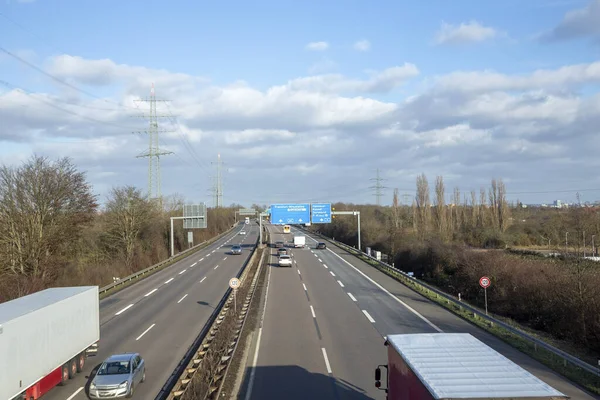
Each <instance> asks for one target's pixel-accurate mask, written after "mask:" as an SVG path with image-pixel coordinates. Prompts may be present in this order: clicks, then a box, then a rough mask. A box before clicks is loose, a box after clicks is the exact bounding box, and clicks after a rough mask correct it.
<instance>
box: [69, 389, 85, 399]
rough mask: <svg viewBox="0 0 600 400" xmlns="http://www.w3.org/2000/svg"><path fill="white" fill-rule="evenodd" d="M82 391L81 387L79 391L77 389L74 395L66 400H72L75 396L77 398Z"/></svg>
mask: <svg viewBox="0 0 600 400" xmlns="http://www.w3.org/2000/svg"><path fill="white" fill-rule="evenodd" d="M82 390H83V386H82V387H80V388H79V389H77V390H76V391H75V393H73V394H72V395H70V396H69V397H68V398H67V400H72V399H73V398H74V397H75V396H77V395H78V394H79V392H81V391H82Z"/></svg>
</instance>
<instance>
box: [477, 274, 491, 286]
mask: <svg viewBox="0 0 600 400" xmlns="http://www.w3.org/2000/svg"><path fill="white" fill-rule="evenodd" d="M491 284H492V281H491V280H490V278H488V277H487V276H482V277H481V278H480V279H479V285H480V286H481V287H482V288H484V289H486V288H488V287H490V285H491Z"/></svg>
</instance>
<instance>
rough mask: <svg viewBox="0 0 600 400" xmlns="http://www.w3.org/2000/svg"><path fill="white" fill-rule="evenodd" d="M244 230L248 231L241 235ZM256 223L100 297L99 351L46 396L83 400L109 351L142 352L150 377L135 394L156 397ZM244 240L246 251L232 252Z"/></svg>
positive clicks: (235, 268)
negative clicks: (79, 371) (130, 284)
mask: <svg viewBox="0 0 600 400" xmlns="http://www.w3.org/2000/svg"><path fill="white" fill-rule="evenodd" d="M241 229H244V230H245V231H246V234H245V235H240V234H239V232H240V230H241ZM257 236H258V226H257V225H256V224H250V225H243V224H242V225H241V226H238V227H236V228H235V229H234V230H233V233H231V234H228V235H226V236H225V237H223V238H221V239H220V240H218V241H217V242H215V243H213V244H211V245H210V246H208V247H206V248H205V249H202V250H200V251H198V252H196V253H194V254H192V255H190V256H189V257H186V258H185V259H183V260H181V261H178V262H177V263H175V264H174V265H172V266H170V267H167V268H166V269H164V270H162V271H159V272H157V273H156V274H154V275H152V276H150V277H148V278H146V279H144V280H142V281H140V282H138V283H136V284H134V285H132V286H131V287H129V288H126V289H124V290H122V291H121V292H117V293H115V294H114V295H112V296H110V297H108V298H105V299H103V300H102V301H101V302H100V342H99V345H98V354H97V355H96V356H94V357H90V358H88V359H87V362H86V366H85V371H84V372H82V373H80V374H78V375H77V377H76V378H75V379H73V380H70V381H69V382H68V384H67V385H66V386H63V387H60V386H57V387H55V388H53V389H52V390H51V391H50V392H49V393H48V394H47V395H46V396H44V398H45V399H46V400H83V399H86V398H87V396H86V392H87V391H88V389H89V382H90V380H89V379H87V378H85V377H86V376H90V374H92V375H91V376H93V370H95V369H96V367H97V366H99V364H100V363H101V362H102V361H103V360H104V359H105V358H106V357H108V356H110V355H112V354H116V353H121V352H139V353H140V354H141V356H142V357H143V358H144V359H145V360H146V381H145V382H143V383H142V384H140V385H139V386H138V387H137V388H136V390H135V395H134V398H137V399H144V400H147V399H154V398H155V396H156V395H157V394H158V392H159V391H160V389H161V388H162V386H163V385H164V384H165V382H166V381H167V379H168V378H169V376H170V375H171V374H172V372H173V371H174V370H175V368H176V366H177V364H178V363H179V362H180V361H181V359H182V358H183V356H184V354H185V352H186V351H187V349H188V348H189V346H190V345H191V344H192V342H193V341H194V339H195V338H196V336H198V334H199V333H200V331H201V330H202V327H203V326H204V324H205V323H206V321H207V320H208V318H209V316H210V315H211V313H212V312H213V310H214V307H215V306H216V305H217V304H218V302H219V301H220V300H221V298H222V297H223V295H224V294H225V292H226V291H227V288H228V281H229V279H230V278H232V277H234V276H235V275H236V274H237V273H238V272H239V270H240V268H241V267H242V265H243V264H244V262H245V261H246V260H247V259H248V258H249V257H250V255H251V253H252V250H253V248H254V245H255V243H256V239H257ZM234 244H241V245H242V247H243V252H242V254H241V255H231V254H229V251H230V248H231V246H232V245H234Z"/></svg>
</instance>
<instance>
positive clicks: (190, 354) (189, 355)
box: [155, 237, 259, 400]
mask: <svg viewBox="0 0 600 400" xmlns="http://www.w3.org/2000/svg"><path fill="white" fill-rule="evenodd" d="M258 245H259V238H258V237H257V238H256V242H255V244H254V249H252V254H251V255H250V256H248V258H247V259H246V261H245V262H244V265H242V268H240V270H239V271H238V273H237V274H236V278H240V277H241V276H242V275H243V274H244V272H245V271H246V267H247V266H248V265H252V262H254V260H255V259H256V254H257V250H258ZM231 295H232V289H231V288H230V287H227V291H226V292H225V294H224V295H223V297H222V298H221V300H220V301H219V304H217V306H216V307H215V309H214V310H213V312H212V313H211V315H210V317H209V318H208V320H207V321H206V323H205V324H204V326H203V327H202V330H201V331H200V333H199V334H198V336H197V337H196V339H194V342H193V343H192V345H191V346H190V347H189V348H188V351H187V352H186V353H185V355H184V356H183V358H182V359H181V361H180V362H179V364H178V365H177V367H176V368H175V370H174V371H173V373H172V374H171V376H170V377H169V378H168V379H167V381H166V383H165V384H164V386H163V387H162V389H161V390H160V392H159V393H158V395H157V396H156V398H155V400H165V399H174V398H180V396H181V395H180V396H174V395H173V392H174V391H175V390H179V387H182V386H183V384H182V380H181V379H180V378H181V377H182V376H184V374H185V372H186V370H187V371H188V372H192V373H193V372H195V369H194V368H193V366H194V365H195V362H194V361H195V360H194V358H195V356H196V354H197V352H198V350H199V349H200V346H201V345H202V342H203V341H204V339H205V338H206V336H207V335H208V334H209V332H210V331H211V330H212V326H213V325H214V323H215V321H216V320H217V318H218V317H219V315H220V314H221V312H222V310H223V307H224V306H225V304H227V302H228V300H229V298H230V296H231ZM184 380H185V383H184V384H185V386H184V387H183V389H182V390H183V391H185V388H187V384H188V383H189V382H190V381H191V378H185V379H184Z"/></svg>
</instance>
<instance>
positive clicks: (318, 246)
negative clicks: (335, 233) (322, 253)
mask: <svg viewBox="0 0 600 400" xmlns="http://www.w3.org/2000/svg"><path fill="white" fill-rule="evenodd" d="M326 248H327V245H326V244H325V243H323V242H320V243H317V249H326Z"/></svg>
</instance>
